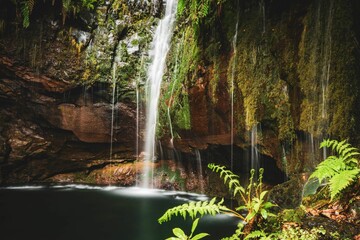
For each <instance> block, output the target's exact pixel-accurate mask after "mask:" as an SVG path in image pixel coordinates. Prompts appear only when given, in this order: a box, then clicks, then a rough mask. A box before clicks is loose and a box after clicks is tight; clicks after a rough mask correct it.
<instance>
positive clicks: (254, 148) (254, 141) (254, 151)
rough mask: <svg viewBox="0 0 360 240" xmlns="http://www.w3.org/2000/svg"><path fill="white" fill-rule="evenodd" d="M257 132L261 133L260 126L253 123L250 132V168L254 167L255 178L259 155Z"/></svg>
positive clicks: (258, 165) (258, 166)
mask: <svg viewBox="0 0 360 240" xmlns="http://www.w3.org/2000/svg"><path fill="white" fill-rule="evenodd" d="M259 132H260V133H261V127H260V126H259V127H258V125H254V126H253V127H252V129H251V132H250V143H251V147H250V159H251V162H250V169H255V175H254V177H255V179H257V177H258V170H259V168H260V156H259V150H258V143H259V139H258V137H259V135H258V134H259Z"/></svg>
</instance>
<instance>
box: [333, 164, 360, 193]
mask: <svg viewBox="0 0 360 240" xmlns="http://www.w3.org/2000/svg"><path fill="white" fill-rule="evenodd" d="M359 173H360V169H358V168H357V169H351V170H344V171H341V172H340V173H339V174H337V175H335V176H333V177H332V178H331V179H330V182H329V183H330V195H331V200H333V199H334V197H335V196H336V195H337V194H338V193H340V192H341V190H343V189H345V188H346V187H347V186H349V185H350V184H351V183H353V182H354V181H355V180H356V179H358V177H357V175H358V174H359Z"/></svg>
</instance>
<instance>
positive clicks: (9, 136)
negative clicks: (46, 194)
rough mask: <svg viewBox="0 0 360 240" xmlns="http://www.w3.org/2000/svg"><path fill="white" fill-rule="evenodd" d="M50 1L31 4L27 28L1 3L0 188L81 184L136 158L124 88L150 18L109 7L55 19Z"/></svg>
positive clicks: (57, 11) (132, 108)
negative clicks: (71, 180) (64, 178)
mask: <svg viewBox="0 0 360 240" xmlns="http://www.w3.org/2000/svg"><path fill="white" fill-rule="evenodd" d="M50 2H51V1H44V2H42V1H39V2H36V4H35V5H34V6H33V7H34V8H33V10H32V12H31V15H30V25H29V27H28V28H23V27H22V26H21V25H20V24H21V20H22V18H21V16H20V15H18V14H17V13H18V12H19V11H20V6H19V5H16V4H15V3H14V2H12V1H2V2H1V4H0V5H1V6H0V9H1V16H2V17H1V19H0V23H1V26H2V27H1V29H0V104H1V110H0V111H1V115H0V116H1V117H0V123H1V124H0V133H1V137H0V142H1V149H0V162H1V171H0V172H1V174H0V182H2V183H11V182H27V181H44V180H46V179H48V178H50V177H55V179H58V180H61V179H59V178H56V175H58V174H63V173H71V172H73V173H77V174H78V175H81V174H83V173H85V174H83V178H86V176H87V174H88V173H90V172H92V171H94V170H96V169H102V168H104V167H105V168H104V169H106V166H107V165H109V164H110V165H112V167H113V166H114V164H115V165H116V163H118V162H124V161H133V160H134V159H136V157H135V152H136V148H135V145H136V103H134V101H133V99H134V96H135V93H134V89H135V85H136V84H133V82H132V81H134V79H135V77H138V72H136V68H138V67H140V66H138V65H139V64H138V62H140V57H139V56H140V55H145V53H146V52H147V44H148V42H150V40H151V35H149V34H148V33H147V32H146V31H150V29H151V25H152V24H153V21H155V20H156V18H153V17H152V14H153V13H154V14H157V12H158V10H156V9H154V8H151V6H147V5H141V6H135V5H124V7H125V8H120V7H119V6H117V5H116V3H115V2H114V3H113V4H110V3H107V4H105V5H99V6H97V8H96V9H95V10H91V9H90V10H89V9H82V10H81V11H80V12H79V13H77V14H76V15H75V16H72V15H70V14H69V15H68V16H67V17H65V18H63V17H64V12H63V11H62V10H63V9H62V6H61V4H60V3H61V1H60V2H58V1H55V4H51V3H50ZM17 4H19V1H18V2H17ZM117 4H120V3H119V2H118V3H117ZM134 9H136V11H134ZM145 16H146V18H145ZM63 20H65V22H63ZM139 26H141V28H142V29H140V30H139V29H138V28H139ZM146 29H147V30H146ZM136 64H137V65H136ZM129 69H132V71H133V72H131V71H130V70H129ZM125 75H126V77H127V79H124V78H123V77H124V76H125ZM114 85H115V86H114ZM113 86H114V88H113ZM112 89H115V90H116V91H115V93H114V97H113V93H112ZM112 126H113V130H112ZM110 143H111V144H112V150H111V153H110ZM110 159H111V160H110ZM77 180H78V181H81V180H82V179H81V178H80V177H78V179H77ZM87 180H88V181H90V182H94V179H90V178H88V179H87ZM95 182H96V181H95ZM103 182H114V181H113V180H109V179H108V180H107V181H104V180H101V179H100V180H99V182H98V183H103Z"/></svg>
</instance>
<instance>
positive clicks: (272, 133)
mask: <svg viewBox="0 0 360 240" xmlns="http://www.w3.org/2000/svg"><path fill="white" fill-rule="evenodd" d="M181 3H182V4H183V5H184V6H185V7H184V8H183V10H182V13H181V14H180V16H179V19H180V21H181V20H182V21H187V24H180V25H178V29H177V34H176V36H175V38H174V39H175V40H174V45H173V46H174V47H173V51H172V55H171V56H170V58H171V60H170V61H169V62H168V68H169V69H171V71H169V73H168V79H169V81H168V84H167V85H166V84H165V85H164V92H165V94H164V98H165V102H171V105H170V115H171V119H172V125H173V129H174V131H175V132H176V134H178V135H180V138H179V143H178V148H180V147H183V149H187V150H188V151H192V150H191V149H197V148H200V149H204V148H207V146H211V145H215V146H220V145H229V143H230V142H234V143H235V145H236V146H237V147H239V148H240V149H241V151H244V152H245V153H244V154H241V153H239V154H240V157H238V158H236V159H234V161H235V164H236V163H237V164H239V165H244V164H243V163H238V162H243V161H249V158H250V155H251V152H252V151H256V152H258V153H259V154H260V155H262V157H261V158H262V159H264V158H265V159H273V160H276V163H277V166H278V167H279V168H281V169H283V170H284V171H286V172H287V173H289V174H292V173H296V172H302V171H309V170H311V169H312V168H313V167H314V165H316V164H317V163H318V162H319V161H320V160H321V159H322V157H323V155H324V153H323V152H321V151H319V150H318V148H319V142H320V141H321V140H322V139H323V138H328V137H331V138H338V139H346V138H349V139H350V141H352V142H353V143H354V144H355V145H358V144H359V138H358V136H357V134H354V133H356V132H359V126H360V125H359V123H360V122H359V121H360V118H359V117H360V115H359V110H358V107H357V106H358V104H359V89H360V85H359V81H358V79H359V77H360V71H359V70H360V69H359V65H358V64H357V63H358V62H359V60H360V58H359V57H360V55H359V50H358V49H359V47H358V44H357V41H358V40H356V39H359V33H360V31H359V30H360V29H359V17H358V14H357V12H359V10H360V9H359V3H358V2H357V1H352V0H348V1H338V0H331V1H322V0H318V1H291V2H290V1H282V0H272V1H270V0H269V1H267V0H254V1H242V0H239V1H220V2H218V3H214V2H212V3H211V4H210V5H209V6H208V7H209V8H204V9H208V11H207V12H205V14H204V12H200V11H199V12H196V10H194V9H193V8H191V6H190V5H191V3H185V2H183V1H181ZM201 6H202V5H201ZM184 19H186V20H184ZM173 88H175V91H174V90H173ZM167 99H169V100H167ZM168 109H169V104H167V105H165V104H164V105H163V106H162V113H163V116H164V117H162V118H161V120H162V124H163V125H164V126H167V125H169V124H168V122H169V120H168V119H169V118H168V117H167V115H169V114H168V112H169V110H168ZM184 122H185V123H188V124H184ZM232 132H233V134H231V133H232ZM176 134H173V135H176ZM165 136H168V138H171V136H169V135H167V134H165ZM231 136H233V137H231ZM165 142H166V141H165ZM220 149H221V148H220V147H219V150H220ZM235 149H236V148H235ZM229 151H230V149H228V150H227V151H225V152H223V155H226V156H227V158H228V159H230V154H229ZM246 152H248V154H247V153H246ZM220 158H222V159H223V158H225V157H220ZM262 161H264V160H262ZM228 164H229V160H228ZM260 164H261V165H262V166H265V167H266V166H267V162H262V163H260ZM265 171H266V170H265Z"/></svg>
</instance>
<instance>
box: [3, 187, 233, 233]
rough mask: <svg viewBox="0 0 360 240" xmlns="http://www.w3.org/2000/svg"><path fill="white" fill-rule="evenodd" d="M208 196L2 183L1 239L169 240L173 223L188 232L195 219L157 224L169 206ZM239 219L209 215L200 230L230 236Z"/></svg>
mask: <svg viewBox="0 0 360 240" xmlns="http://www.w3.org/2000/svg"><path fill="white" fill-rule="evenodd" d="M206 199H207V197H206V196H203V195H197V194H190V193H183V192H168V191H162V190H145V189H138V188H119V187H98V186H87V185H61V186H58V185H57V186H14V187H1V188H0V239H6V240H11V239H16V240H18V239H47V240H54V239H64V240H65V239H66V240H71V239H76V240H80V239H86V240H91V239H97V240H108V239H118V240H120V239H124V240H127V239H129V240H160V239H166V238H167V237H170V236H173V235H172V229H173V228H174V227H181V228H182V229H184V231H185V232H186V233H189V232H190V229H191V221H189V220H188V221H184V220H183V218H181V217H174V218H173V220H172V221H170V222H166V223H163V224H158V222H157V219H158V218H159V217H160V216H161V215H162V214H163V213H164V212H165V211H166V209H168V208H170V207H174V206H176V205H179V204H182V203H185V202H188V201H197V200H206ZM237 223H238V221H237V220H236V219H235V218H232V217H229V216H224V215H219V216H216V217H213V216H207V217H204V218H202V219H201V220H200V222H199V226H198V228H197V230H196V233H199V232H207V233H209V234H210V235H211V236H210V237H208V238H205V239H221V238H222V237H225V236H230V235H231V234H232V233H233V232H234V230H235V229H236V225H237Z"/></svg>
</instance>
